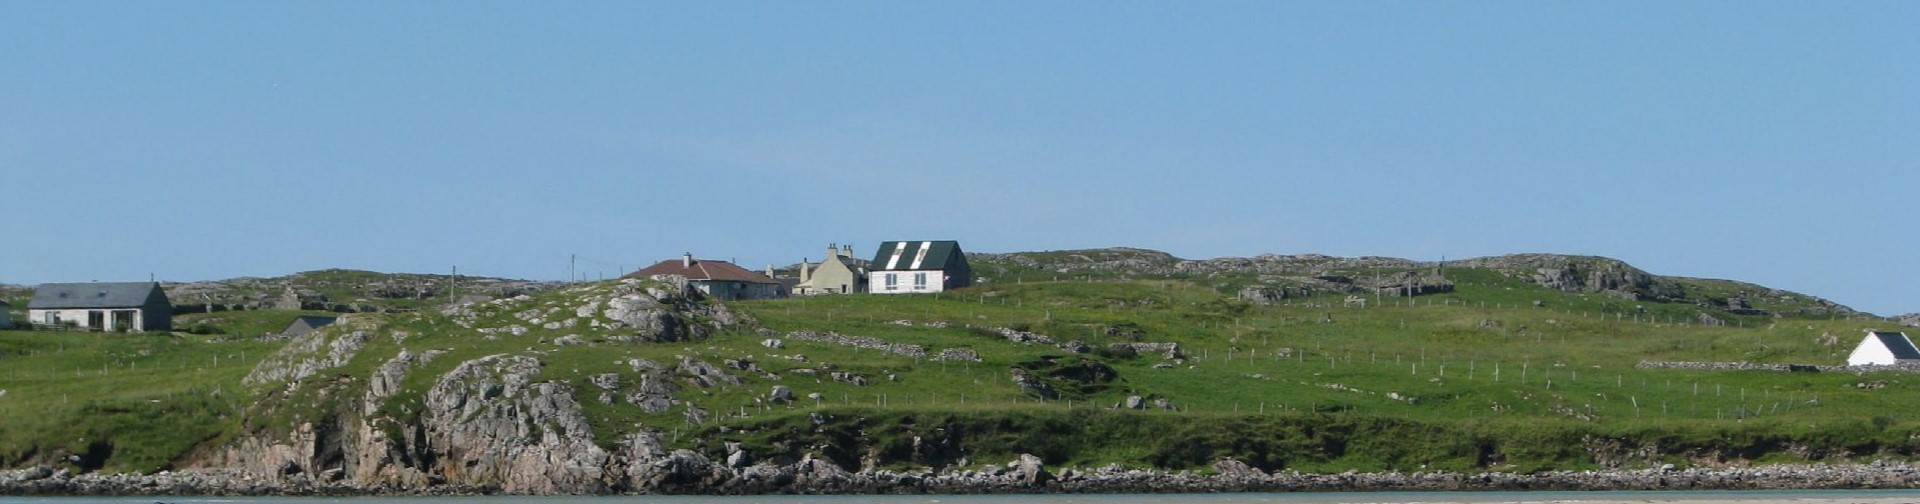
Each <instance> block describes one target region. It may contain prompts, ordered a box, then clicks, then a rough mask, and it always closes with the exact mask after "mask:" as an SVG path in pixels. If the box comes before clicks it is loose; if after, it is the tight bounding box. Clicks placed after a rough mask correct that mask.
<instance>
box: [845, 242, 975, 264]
mask: <svg viewBox="0 0 1920 504" xmlns="http://www.w3.org/2000/svg"><path fill="white" fill-rule="evenodd" d="M921 244H928V245H927V247H928V248H927V257H926V258H925V259H922V260H921V261H920V267H919V268H915V267H913V259H914V257H916V256H918V255H920V246H921ZM903 246H904V247H905V248H904V249H901V247H903ZM895 250H900V251H901V253H900V260H899V261H894V264H887V263H888V262H890V261H893V252H894V251H895ZM960 254H962V252H960V242H957V241H953V240H917V241H889V242H880V249H879V250H878V251H875V252H874V254H873V262H870V263H867V268H868V270H869V271H907V270H937V269H944V268H946V265H947V263H948V262H949V261H952V260H953V258H955V257H960Z"/></svg>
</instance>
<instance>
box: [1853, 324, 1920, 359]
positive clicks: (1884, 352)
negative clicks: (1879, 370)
mask: <svg viewBox="0 0 1920 504" xmlns="http://www.w3.org/2000/svg"><path fill="white" fill-rule="evenodd" d="M1907 362H1920V348H1914V346H1913V340H1911V339H1908V338H1907V333H1899V332H1891V331H1867V337H1866V338H1864V339H1861V340H1860V346H1857V347H1854V348H1853V354H1852V355H1848V356H1847V365H1849V366H1885V365H1891V364H1899V363H1907Z"/></svg>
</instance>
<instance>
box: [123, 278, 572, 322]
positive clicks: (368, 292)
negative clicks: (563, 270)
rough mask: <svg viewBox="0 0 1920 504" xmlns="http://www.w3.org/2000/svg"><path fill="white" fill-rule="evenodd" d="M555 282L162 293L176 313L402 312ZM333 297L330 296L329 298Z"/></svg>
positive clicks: (333, 283) (367, 282)
mask: <svg viewBox="0 0 1920 504" xmlns="http://www.w3.org/2000/svg"><path fill="white" fill-rule="evenodd" d="M561 285H563V284H561V283H558V282H535V281H529V280H514V279H507V278H487V277H473V276H462V277H454V278H449V277H448V276H446V275H427V274H416V273H377V272H372V271H355V270H341V269H330V270H319V271H308V272H303V273H295V274H292V275H287V276H283V277H275V278H253V277H240V278H232V279H227V280H213V281H203V282H187V283H173V282H162V283H161V284H160V286H161V288H162V289H164V290H165V291H166V293H167V297H168V298H169V299H171V300H173V302H174V311H175V313H210V312H221V311H229V310H265V309H276V310H325V311H332V312H342V313H356V312H360V313H364V312H407V311H413V308H410V307H409V306H412V305H413V304H415V303H414V302H415V301H418V300H422V299H430V298H435V297H440V298H444V297H446V295H447V294H448V293H450V292H457V293H458V294H460V295H463V296H465V295H480V296H490V297H512V296H516V295H520V294H526V293H532V292H541V291H546V290H551V289H554V288H557V287H559V286H561ZM328 293H332V294H328Z"/></svg>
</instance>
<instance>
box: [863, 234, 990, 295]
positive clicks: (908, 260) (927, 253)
mask: <svg viewBox="0 0 1920 504" xmlns="http://www.w3.org/2000/svg"><path fill="white" fill-rule="evenodd" d="M969 285H973V268H972V267H971V266H968V265H967V254H966V252H962V251H961V250H960V242H956V241H953V240H934V241H890V242H881V243H880V250H879V251H878V252H875V253H874V255H873V261H871V262H869V263H867V292H871V293H874V294H921V293H931V292H940V291H945V290H951V289H958V288H961V287H966V286H969Z"/></svg>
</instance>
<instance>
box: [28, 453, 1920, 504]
mask: <svg viewBox="0 0 1920 504" xmlns="http://www.w3.org/2000/svg"><path fill="white" fill-rule="evenodd" d="M1009 466H1010V467H1009V468H1008V469H1006V470H999V468H997V467H994V468H989V469H988V470H984V471H955V472H947V473H935V472H933V471H931V470H927V471H918V472H899V471H884V470H875V471H865V472H846V471H841V470H838V469H837V468H831V467H830V466H827V467H822V466H821V465H814V466H811V467H801V466H800V464H795V465H793V466H774V465H766V464H763V465H756V466H752V467H748V468H744V469H741V470H738V471H727V472H729V473H731V474H727V475H725V477H723V478H716V479H712V480H700V481H681V482H664V483H662V484H660V485H656V486H654V487H652V488H640V489H636V488H622V487H615V486H607V487H596V488H578V489H568V490H572V491H560V492H549V493H539V494H509V493H505V492H501V491H500V489H499V487H495V486H490V485H429V486H422V487H401V486H394V485H360V484H355V483H352V482H344V481H333V482H322V481H315V480H314V479H312V478H308V477H305V476H304V475H293V476H283V477H265V476H261V475H255V474H247V473H242V472H239V471H234V470H221V469H213V470H188V471H178V472H161V473H156V474H151V475H138V474H99V473H91V474H72V473H69V472H66V471H64V470H60V471H56V470H53V469H52V468H50V467H47V466H38V467H34V468H28V469H20V470H13V471H4V472H0V495H11V496H289V497H292V496H324V497H349V496H354V497H385V496H418V497H425V496H487V495H578V496H592V495H714V496H723V495H1010V494H1184V493H1194V494H1203V493H1348V492H1515V491H1541V492H1586V491H1656V492H1658V491H1730V490H1761V491H1765V490H1860V491H1869V490H1915V489H1920V465H1916V464H1913V463H1907V462H1886V461H1876V462H1873V463H1867V464H1853V463H1849V464H1824V463H1815V464H1783V465H1765V466H1753V467H1728V468H1685V469H1675V468H1671V467H1662V468H1654V469H1632V470H1592V471H1547V472H1540V473H1534V474H1516V473H1497V472H1494V473H1455V472H1415V473H1399V472H1381V473H1356V472H1348V473H1340V474H1309V473H1298V472H1292V471H1285V470H1283V471H1277V472H1273V473H1268V472H1263V471H1260V470H1257V469H1253V468H1250V467H1247V466H1245V465H1244V464H1240V463H1238V462H1235V461H1231V460H1227V461H1221V462H1220V463H1216V464H1215V467H1214V469H1215V471H1214V472H1212V473H1207V474H1199V473H1194V472H1191V471H1159V470H1135V469H1118V468H1105V469H1096V470H1078V469H1066V470H1062V471H1060V472H1059V473H1058V474H1055V473H1052V472H1049V471H1047V470H1046V469H1045V468H1044V467H1039V466H1037V465H1021V464H1019V463H1018V461H1016V462H1015V463H1012V464H1009ZM1676 500H1685V501H1686V502H1693V503H1714V502H1719V501H1715V500H1713V499H1704V500H1687V499H1676ZM1666 501H1667V500H1665V499H1645V500H1639V499H1636V500H1632V501H1631V502H1640V503H1644V502H1666ZM1915 501H1920V497H1915V498H1904V499H1902V500H1901V502H1915ZM1423 502H1433V503H1435V504H1439V503H1454V502H1481V501H1471V500H1466V501H1455V500H1439V501H1423ZM1485 502H1496V501H1485ZM1497 502H1510V501H1497ZM1528 502H1607V503H1611V502H1621V501H1616V500H1604V499H1603V500H1599V501H1587V500H1581V499H1568V500H1562V499H1553V500H1547V501H1528ZM1729 502H1750V501H1743V500H1736V501H1729ZM1793 502H1802V501H1798V500H1795V501H1793Z"/></svg>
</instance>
